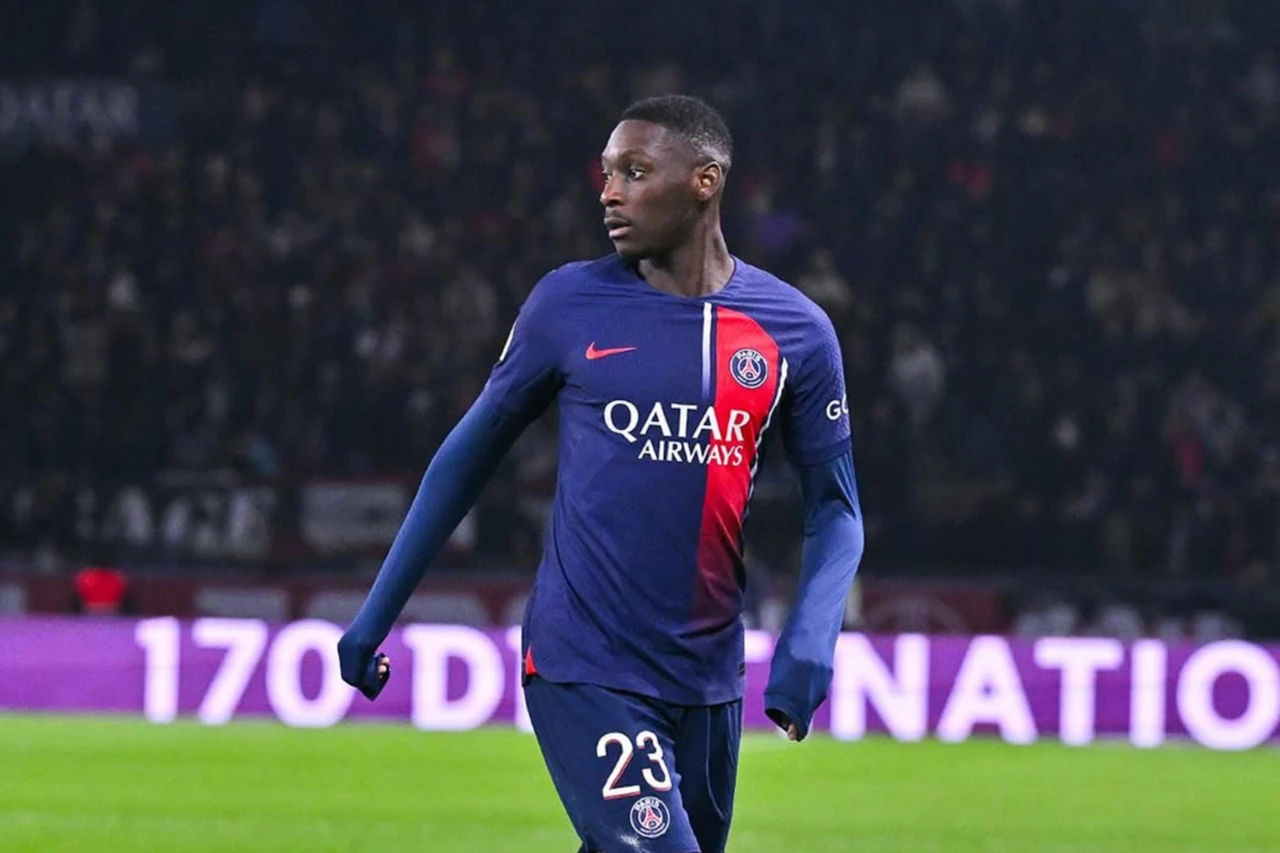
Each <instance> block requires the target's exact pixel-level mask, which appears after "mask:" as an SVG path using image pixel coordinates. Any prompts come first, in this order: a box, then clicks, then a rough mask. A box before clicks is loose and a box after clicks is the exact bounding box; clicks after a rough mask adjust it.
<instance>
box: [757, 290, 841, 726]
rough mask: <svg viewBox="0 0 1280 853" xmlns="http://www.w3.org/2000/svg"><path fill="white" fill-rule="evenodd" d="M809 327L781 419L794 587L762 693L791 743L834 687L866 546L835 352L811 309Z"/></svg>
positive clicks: (826, 323) (829, 332)
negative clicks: (796, 490)
mask: <svg viewBox="0 0 1280 853" xmlns="http://www.w3.org/2000/svg"><path fill="white" fill-rule="evenodd" d="M814 321H815V322H814V328H813V333H812V335H811V336H810V337H809V340H810V341H811V345H810V348H809V350H808V351H807V352H806V353H805V354H804V355H803V360H802V362H801V364H800V365H799V367H798V368H797V369H796V370H795V373H794V377H795V378H794V381H793V382H792V383H791V389H790V391H789V392H788V398H787V401H786V408H785V410H784V412H783V419H782V430H783V440H784V442H785V444H786V449H787V456H788V458H789V459H790V460H791V465H792V468H793V469H794V470H795V472H796V476H797V478H798V479H799V481H800V494H801V497H802V499H803V501H804V545H803V548H802V551H801V571H800V582H799V584H798V586H797V589H796V596H795V602H794V605H793V607H792V609H791V615H790V617H789V618H788V619H787V624H786V626H785V627H784V628H783V630H782V633H781V635H780V636H779V637H778V643H777V645H776V647H775V649H774V653H773V662H772V666H771V668H770V672H769V683H768V685H767V687H766V688H765V709H766V711H767V712H768V714H769V717H770V718H771V719H772V720H773V721H774V722H775V723H777V724H778V725H779V726H780V727H781V728H783V729H784V730H787V731H788V733H789V734H791V736H792V737H793V738H794V739H795V740H801V739H803V738H804V737H805V736H806V735H807V734H808V732H809V725H810V723H811V721H812V720H813V714H814V712H815V711H816V710H817V708H818V706H819V705H821V704H822V702H823V701H824V700H825V699H826V697H827V692H828V690H829V689H830V687H831V675H832V665H833V661H834V658H835V647H836V640H837V639H838V638H839V636H840V629H841V627H842V626H843V624H844V610H845V603H846V601H847V600H848V597H849V588H850V586H851V585H852V583H853V578H854V576H855V575H856V574H857V571H858V564H859V562H860V561H861V559H862V550H863V544H864V535H863V528H862V512H861V509H860V508H859V505H858V489H857V483H856V478H855V475H854V466H853V451H852V447H851V442H850V433H849V406H848V403H847V398H846V396H845V385H844V365H843V359H842V358H841V355H840V344H839V342H838V340H837V339H836V335H835V330H834V329H832V327H831V321H830V320H829V319H827V317H826V315H825V314H822V313H821V311H820V310H819V309H817V308H816V306H815V307H814Z"/></svg>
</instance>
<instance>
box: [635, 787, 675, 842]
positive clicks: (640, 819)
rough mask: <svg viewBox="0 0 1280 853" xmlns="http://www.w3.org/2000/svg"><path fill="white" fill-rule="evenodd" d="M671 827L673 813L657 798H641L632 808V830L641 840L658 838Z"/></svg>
mask: <svg viewBox="0 0 1280 853" xmlns="http://www.w3.org/2000/svg"><path fill="white" fill-rule="evenodd" d="M669 826H671V812H669V811H668V810H667V804H666V803H664V802H663V801H662V800H660V799H658V798H657V797H641V798H640V799H638V800H636V801H635V803H634V804H632V806H631V828H632V829H634V830H635V831H636V835H639V836H640V837H641V838H657V837H658V836H659V835H662V834H663V833H664V832H666V831H667V827H669Z"/></svg>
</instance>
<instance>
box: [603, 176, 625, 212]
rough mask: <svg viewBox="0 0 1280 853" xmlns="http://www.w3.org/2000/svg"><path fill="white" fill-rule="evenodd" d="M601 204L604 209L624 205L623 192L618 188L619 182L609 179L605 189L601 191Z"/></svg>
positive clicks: (606, 181)
mask: <svg viewBox="0 0 1280 853" xmlns="http://www.w3.org/2000/svg"><path fill="white" fill-rule="evenodd" d="M600 204H602V205H603V206H604V207H606V208H609V207H617V206H618V205H620V204H622V191H621V190H620V189H619V188H618V182H617V181H615V180H614V179H613V178H608V179H607V180H605V182H604V189H602V190H600Z"/></svg>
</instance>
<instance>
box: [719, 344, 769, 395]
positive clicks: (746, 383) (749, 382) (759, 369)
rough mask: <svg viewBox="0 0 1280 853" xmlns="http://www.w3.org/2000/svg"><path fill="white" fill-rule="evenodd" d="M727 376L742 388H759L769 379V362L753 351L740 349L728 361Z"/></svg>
mask: <svg viewBox="0 0 1280 853" xmlns="http://www.w3.org/2000/svg"><path fill="white" fill-rule="evenodd" d="M729 375H730V376H732V377H733V378H734V380H736V381H737V383H738V384H739V385H741V386H742V387H743V388H759V387H760V386H761V385H763V384H764V381H765V380H766V379H768V378H769V362H767V361H765V358H764V356H762V355H761V354H760V353H758V352H756V351H755V350H753V349H740V350H738V351H737V352H735V353H734V354H733V358H731V359H729Z"/></svg>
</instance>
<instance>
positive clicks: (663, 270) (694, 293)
mask: <svg viewBox="0 0 1280 853" xmlns="http://www.w3.org/2000/svg"><path fill="white" fill-rule="evenodd" d="M733 266H734V261H733V256H732V255H730V254H729V246H728V245H727V244H726V243H725V240H724V234H723V233H722V232H721V231H720V224H719V223H713V224H711V225H708V226H707V227H706V228H705V229H698V231H697V232H695V234H694V236H693V239H691V240H689V241H688V242H687V243H685V244H684V245H682V246H679V247H678V248H676V249H674V250H673V251H671V252H670V253H668V254H666V255H659V256H655V257H652V258H645V259H644V260H642V261H640V264H639V272H640V275H641V277H642V278H644V280H645V281H647V282H648V283H649V285H650V286H651V287H654V288H656V289H657V290H661V291H662V292H664V293H670V294H673V295H675V296H685V297H698V296H710V295H711V294H713V293H716V292H718V291H720V290H722V289H724V287H725V285H727V284H728V283H729V279H730V278H732V277H733Z"/></svg>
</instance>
